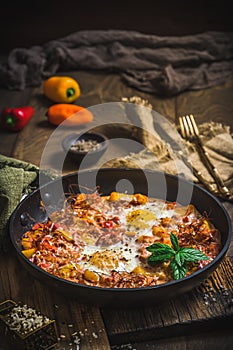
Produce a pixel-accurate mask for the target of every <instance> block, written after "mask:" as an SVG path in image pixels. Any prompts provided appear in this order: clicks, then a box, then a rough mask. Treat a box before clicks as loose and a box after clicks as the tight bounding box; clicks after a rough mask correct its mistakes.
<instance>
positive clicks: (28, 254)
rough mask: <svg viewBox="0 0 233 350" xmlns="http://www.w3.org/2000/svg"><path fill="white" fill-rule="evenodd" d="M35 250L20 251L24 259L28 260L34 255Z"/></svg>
mask: <svg viewBox="0 0 233 350" xmlns="http://www.w3.org/2000/svg"><path fill="white" fill-rule="evenodd" d="M35 251H36V248H31V249H24V250H22V253H23V255H24V256H26V258H28V259H30V258H31V257H32V255H33V254H34V253H35Z"/></svg>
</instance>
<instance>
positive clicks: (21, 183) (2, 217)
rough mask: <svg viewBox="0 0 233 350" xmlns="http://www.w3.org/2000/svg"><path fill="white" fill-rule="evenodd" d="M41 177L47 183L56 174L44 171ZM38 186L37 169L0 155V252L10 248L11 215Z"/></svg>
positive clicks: (31, 165) (34, 166)
mask: <svg viewBox="0 0 233 350" xmlns="http://www.w3.org/2000/svg"><path fill="white" fill-rule="evenodd" d="M40 174H41V173H40ZM43 175H44V177H45V179H46V180H47V181H50V180H53V179H55V178H56V174H55V173H49V171H47V172H46V171H44V173H43ZM38 185H39V168H38V167H37V166H36V165H34V164H30V163H27V162H24V161H21V160H18V159H15V158H11V157H6V156H3V155H1V154H0V251H7V250H8V248H9V246H10V238H9V232H8V224H9V218H10V216H11V214H12V213H13V211H14V210H15V208H16V206H17V205H18V204H19V202H20V200H21V198H22V196H23V195H27V194H29V193H30V192H32V191H33V190H35V189H36V188H37V187H38Z"/></svg>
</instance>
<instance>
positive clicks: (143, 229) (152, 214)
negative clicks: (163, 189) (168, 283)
mask: <svg viewBox="0 0 233 350" xmlns="http://www.w3.org/2000/svg"><path fill="white" fill-rule="evenodd" d="M119 206H120V203H119ZM174 213H175V210H173V209H167V205H166V203H164V202H163V201H162V200H153V201H148V202H147V203H145V204H140V205H136V206H130V207H124V208H123V210H117V214H116V213H115V212H114V209H112V210H111V211H110V212H108V216H109V217H110V216H114V215H117V216H118V217H119V221H120V225H121V227H122V229H123V230H125V231H128V232H130V231H131V232H133V235H132V236H128V235H126V234H123V239H122V240H121V241H120V242H118V243H117V244H113V245H111V246H107V247H106V246H97V245H91V244H86V245H85V246H84V249H83V251H82V255H81V261H82V266H83V268H84V269H89V270H91V271H95V272H98V273H104V274H110V273H111V271H112V270H115V271H118V272H122V271H126V272H131V271H133V270H134V269H135V268H136V267H138V266H141V264H142V263H141V262H140V260H139V259H138V248H139V245H138V243H137V242H136V240H137V238H138V237H139V236H142V235H146V236H153V234H152V226H153V225H158V224H159V222H160V219H161V218H165V217H169V218H170V217H172V216H173V215H174ZM134 216H135V217H136V219H135V220H133V219H132V218H134ZM96 252H99V253H101V254H103V256H105V255H106V254H108V253H109V254H110V255H111V254H112V255H113V254H114V261H115V259H116V260H117V266H114V267H113V268H109V267H108V266H105V264H104V262H103V261H102V262H101V264H102V266H101V267H100V266H97V265H98V264H97V265H96V264H94V263H93V262H92V256H93V254H95V253H96ZM106 252H107V253H106ZM106 265H107V264H106Z"/></svg>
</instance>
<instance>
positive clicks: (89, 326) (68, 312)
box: [0, 249, 110, 350]
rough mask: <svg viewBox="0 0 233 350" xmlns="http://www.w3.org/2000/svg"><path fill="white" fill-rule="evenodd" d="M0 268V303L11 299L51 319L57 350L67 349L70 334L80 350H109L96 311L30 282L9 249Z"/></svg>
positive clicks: (71, 340) (102, 325) (71, 339)
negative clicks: (75, 335)
mask: <svg viewBox="0 0 233 350" xmlns="http://www.w3.org/2000/svg"><path fill="white" fill-rule="evenodd" d="M0 267H1V268H0V302H3V301H5V300H8V299H11V300H14V301H15V302H16V303H23V304H27V305H28V306H31V307H33V308H34V309H36V310H39V311H40V312H41V313H42V314H44V315H46V316H48V317H49V318H50V319H54V320H55V321H56V325H57V330H58V337H59V338H60V342H59V347H58V348H61V346H67V347H68V345H69V344H72V343H73V337H72V334H77V336H78V338H79V339H80V345H81V346H82V349H84V350H91V349H95V350H99V349H106V350H108V349H110V345H109V341H108V338H107V333H106V330H105V325H104V323H103V319H102V316H101V313H100V310H99V308H98V307H94V306H87V305H83V304H80V303H79V301H78V299H76V298H70V297H69V298H67V296H64V295H62V294H59V293H54V292H53V290H52V289H51V288H49V287H47V286H45V285H43V284H41V283H40V282H39V281H37V280H35V279H34V278H32V277H31V275H30V274H28V273H27V271H26V270H24V269H22V267H21V264H20V262H19V261H18V259H17V258H16V256H15V253H14V250H13V249H11V250H10V251H9V252H8V253H7V254H1V255H0ZM0 345H1V343H0ZM73 346H74V345H73ZM69 348H71V349H72V346H70V347H69ZM0 349H1V347H0ZM74 349H76V347H74Z"/></svg>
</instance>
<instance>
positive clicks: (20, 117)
mask: <svg viewBox="0 0 233 350" xmlns="http://www.w3.org/2000/svg"><path fill="white" fill-rule="evenodd" d="M34 112H35V111H34V108H33V107H31V106H23V107H18V108H5V109H3V111H2V113H1V116H0V124H1V126H2V127H3V128H5V129H7V130H11V131H20V130H22V129H23V128H24V127H25V125H26V124H27V123H28V122H29V120H30V119H31V117H32V116H33V114H34Z"/></svg>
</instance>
